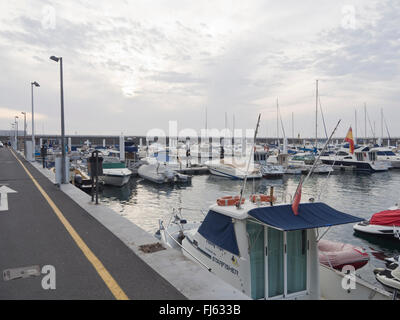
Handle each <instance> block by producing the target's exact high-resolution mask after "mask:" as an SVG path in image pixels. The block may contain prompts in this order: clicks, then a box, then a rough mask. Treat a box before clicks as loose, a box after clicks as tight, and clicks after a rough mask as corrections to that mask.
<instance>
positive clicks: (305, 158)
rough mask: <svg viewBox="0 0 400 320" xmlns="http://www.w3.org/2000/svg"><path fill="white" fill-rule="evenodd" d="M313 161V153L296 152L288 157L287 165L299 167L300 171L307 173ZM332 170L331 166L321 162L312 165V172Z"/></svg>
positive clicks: (314, 159)
mask: <svg viewBox="0 0 400 320" xmlns="http://www.w3.org/2000/svg"><path fill="white" fill-rule="evenodd" d="M315 161H316V158H315V156H314V155H313V154H308V153H301V154H300V153H297V154H295V155H294V156H292V157H291V158H289V160H288V165H290V166H292V167H294V168H298V169H300V170H301V172H302V173H307V172H309V171H310V170H311V169H312V167H313V165H314V162H315ZM332 171H334V170H333V168H332V166H329V165H326V164H323V163H322V162H319V163H318V164H317V165H316V166H315V167H314V173H321V174H322V173H330V172H332Z"/></svg>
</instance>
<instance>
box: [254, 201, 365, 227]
mask: <svg viewBox="0 0 400 320" xmlns="http://www.w3.org/2000/svg"><path fill="white" fill-rule="evenodd" d="M248 215H249V216H251V217H253V218H255V219H257V220H258V221H260V222H263V223H265V224H267V225H268V226H271V227H273V228H276V229H279V230H283V231H292V230H303V229H314V228H321V227H330V226H336V225H340V224H346V223H355V222H360V221H364V220H365V219H361V218H358V217H354V216H351V215H349V214H346V213H343V212H340V211H337V210H335V209H333V208H331V207H329V206H328V205H326V204H325V203H321V202H316V203H301V204H300V205H299V214H298V215H297V216H296V215H295V214H294V213H293V210H292V206H291V205H282V206H280V205H278V206H272V207H260V208H254V209H251V210H249V212H248Z"/></svg>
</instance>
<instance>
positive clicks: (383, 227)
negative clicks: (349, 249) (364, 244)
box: [353, 207, 400, 240]
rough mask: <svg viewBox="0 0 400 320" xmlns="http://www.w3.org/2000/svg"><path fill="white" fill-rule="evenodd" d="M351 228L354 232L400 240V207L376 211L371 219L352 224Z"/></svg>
mask: <svg viewBox="0 0 400 320" xmlns="http://www.w3.org/2000/svg"><path fill="white" fill-rule="evenodd" d="M353 229H354V231H355V232H356V233H363V234H369V235H373V236H378V237H384V238H389V239H396V238H397V239H399V240H400V208H398V207H393V208H391V209H389V210H384V211H380V212H377V213H375V214H373V215H372V217H371V219H369V220H365V221H362V222H359V223H357V224H356V225H354V226H353Z"/></svg>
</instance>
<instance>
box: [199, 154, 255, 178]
mask: <svg viewBox="0 0 400 320" xmlns="http://www.w3.org/2000/svg"><path fill="white" fill-rule="evenodd" d="M204 165H205V166H207V168H208V170H209V171H210V173H211V174H213V175H216V176H219V177H225V178H229V179H234V180H243V179H244V178H245V177H246V175H247V179H260V178H262V174H261V172H260V166H259V165H257V164H253V168H252V170H251V171H250V172H248V173H247V171H246V169H247V164H246V161H244V160H243V161H242V160H240V159H239V158H225V159H215V160H210V161H206V162H205V163H204Z"/></svg>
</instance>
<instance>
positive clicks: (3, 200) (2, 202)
mask: <svg viewBox="0 0 400 320" xmlns="http://www.w3.org/2000/svg"><path fill="white" fill-rule="evenodd" d="M9 193H17V191H15V190H13V189H10V188H9V187H6V186H1V187H0V195H1V197H0V211H7V210H8V196H7V194H9Z"/></svg>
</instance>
